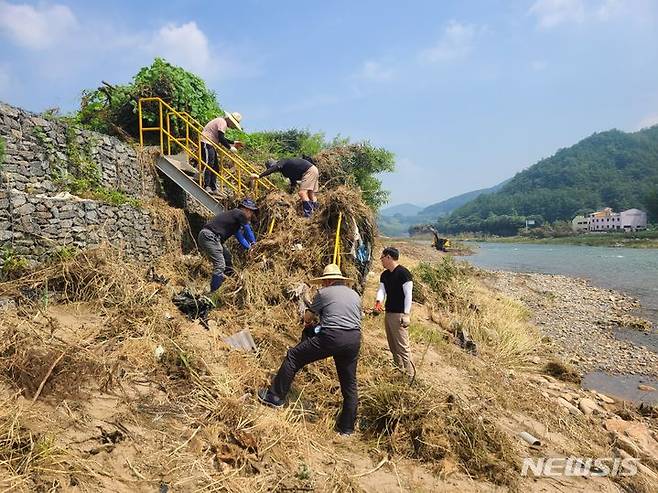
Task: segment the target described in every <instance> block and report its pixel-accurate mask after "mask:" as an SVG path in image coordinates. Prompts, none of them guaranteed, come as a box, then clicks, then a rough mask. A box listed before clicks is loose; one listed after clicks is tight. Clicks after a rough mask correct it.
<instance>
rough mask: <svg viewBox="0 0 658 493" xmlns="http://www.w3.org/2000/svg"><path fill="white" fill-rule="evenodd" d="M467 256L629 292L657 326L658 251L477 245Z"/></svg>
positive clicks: (493, 266)
mask: <svg viewBox="0 0 658 493" xmlns="http://www.w3.org/2000/svg"><path fill="white" fill-rule="evenodd" d="M477 245H478V247H479V248H478V249H477V250H476V252H475V254H474V255H472V256H470V257H468V260H469V261H470V262H472V263H473V264H475V265H477V266H479V267H483V268H485V269H498V270H507V271H515V272H540V273H544V274H563V275H566V276H572V277H582V278H585V279H589V280H590V281H592V283H593V284H594V285H596V286H599V287H602V288H608V289H614V290H616V291H622V292H624V293H627V294H629V295H631V296H633V297H635V298H637V299H638V300H640V303H641V304H642V308H641V313H640V314H639V315H640V316H642V317H644V318H646V319H648V320H651V321H652V322H653V323H654V325H658V249H652V248H647V249H640V248H607V247H590V246H576V245H540V244H524V243H478V244H477Z"/></svg>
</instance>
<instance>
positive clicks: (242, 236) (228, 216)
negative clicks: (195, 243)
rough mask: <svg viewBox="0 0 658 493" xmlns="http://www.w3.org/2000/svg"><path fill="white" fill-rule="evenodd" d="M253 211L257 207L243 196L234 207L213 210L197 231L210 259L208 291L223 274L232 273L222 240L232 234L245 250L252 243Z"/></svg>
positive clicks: (256, 210) (253, 238) (214, 286)
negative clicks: (213, 213)
mask: <svg viewBox="0 0 658 493" xmlns="http://www.w3.org/2000/svg"><path fill="white" fill-rule="evenodd" d="M257 212H258V207H257V206H256V204H255V203H254V201H253V200H251V199H244V200H243V201H242V202H240V205H239V206H238V207H237V208H235V209H231V210H230V211H225V212H221V213H219V214H217V215H216V216H215V217H214V218H212V219H211V220H210V221H208V222H207V223H206V224H204V225H203V228H201V231H199V236H198V240H199V248H200V249H201V251H202V252H203V253H205V254H206V255H207V256H208V257H210V260H211V261H212V278H211V280H210V291H211V292H212V291H215V290H217V289H218V288H219V287H220V286H221V285H222V283H223V282H224V279H226V276H230V275H232V274H233V273H234V270H233V260H232V257H231V252H230V251H229V249H228V248H227V247H226V245H225V243H226V240H228V239H229V238H230V237H231V236H235V237H236V238H237V240H238V242H239V243H240V245H242V247H243V248H244V249H245V250H249V248H251V247H252V246H253V245H254V244H255V243H256V236H255V235H254V231H253V229H251V220H252V219H253V218H254V216H255V215H256V213H257Z"/></svg>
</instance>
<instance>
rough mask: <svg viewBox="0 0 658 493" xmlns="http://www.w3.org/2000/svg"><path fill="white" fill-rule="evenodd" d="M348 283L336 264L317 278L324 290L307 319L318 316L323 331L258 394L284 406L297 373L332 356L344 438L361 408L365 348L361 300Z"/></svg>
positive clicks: (285, 362)
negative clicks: (359, 374)
mask: <svg viewBox="0 0 658 493" xmlns="http://www.w3.org/2000/svg"><path fill="white" fill-rule="evenodd" d="M348 281H351V280H350V279H348V278H347V277H343V275H342V273H341V272H340V267H338V266H337V265H336V264H329V265H327V266H326V267H325V269H324V272H323V274H322V276H321V277H318V278H316V279H313V282H321V283H322V288H321V289H320V290H319V291H318V294H317V295H316V296H315V298H314V299H313V301H312V302H311V305H310V306H309V308H308V310H307V311H306V313H305V319H306V322H309V321H310V320H311V319H312V318H313V314H314V313H315V314H317V315H318V316H319V317H320V330H319V332H318V334H317V335H316V336H312V337H306V338H304V339H303V340H302V341H301V342H300V343H299V344H297V345H296V346H295V347H293V348H291V349H289V350H288V354H287V355H286V358H285V359H284V360H283V363H282V364H281V367H280V368H279V371H278V373H277V374H276V376H275V377H274V380H273V381H272V384H271V385H270V388H269V389H261V390H259V391H258V399H259V400H260V401H261V402H262V403H263V404H267V405H269V406H272V407H281V406H283V404H284V401H285V399H286V396H287V395H288V391H289V390H290V386H291V385H292V381H293V379H294V378H295V375H296V374H297V372H298V371H299V370H301V369H302V368H304V366H306V365H308V364H309V363H313V362H314V361H318V360H321V359H324V358H328V357H330V356H332V357H333V358H334V363H335V364H336V372H337V373H338V381H339V382H340V390H341V393H342V394H343V409H342V411H341V413H340V415H339V417H338V422H337V423H336V431H338V433H339V434H340V435H351V434H352V433H353V432H354V424H355V422H356V410H357V406H358V393H357V386H356V366H357V360H358V357H359V349H360V347H361V298H360V297H359V295H358V294H357V293H356V291H354V290H352V289H351V288H349V287H348V286H346V285H345V283H346V282H348Z"/></svg>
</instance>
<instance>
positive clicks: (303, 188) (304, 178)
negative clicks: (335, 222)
mask: <svg viewBox="0 0 658 493" xmlns="http://www.w3.org/2000/svg"><path fill="white" fill-rule="evenodd" d="M265 167H266V168H267V169H266V170H265V171H263V172H262V173H261V174H260V175H259V174H256V173H252V175H251V179H252V180H255V179H258V178H265V177H266V176H268V175H271V174H272V173H281V174H282V175H283V176H285V177H286V178H288V180H290V188H291V191H292V190H294V189H295V187H296V186H297V182H299V192H298V194H299V198H300V199H301V200H302V211H303V214H304V217H311V214H313V210H314V209H315V208H316V207H317V206H318V202H317V197H316V196H315V194H316V193H318V190H319V188H320V187H319V177H320V172H319V171H318V168H317V166H315V161H314V160H313V158H312V157H310V156H304V157H303V158H287V159H280V160H279V161H275V160H274V159H268V160H267V161H266V162H265Z"/></svg>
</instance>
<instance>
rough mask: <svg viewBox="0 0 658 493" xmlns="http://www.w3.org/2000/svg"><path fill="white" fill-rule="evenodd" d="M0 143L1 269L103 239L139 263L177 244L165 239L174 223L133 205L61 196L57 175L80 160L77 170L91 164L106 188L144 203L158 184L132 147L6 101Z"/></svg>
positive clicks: (154, 193)
mask: <svg viewBox="0 0 658 493" xmlns="http://www.w3.org/2000/svg"><path fill="white" fill-rule="evenodd" d="M0 138H1V139H2V140H3V142H4V148H5V151H4V158H3V160H2V161H1V162H0V268H1V267H2V265H3V263H4V260H5V259H6V258H8V256H10V255H11V256H15V255H20V256H21V257H22V258H25V259H27V260H30V261H32V262H39V261H42V260H44V259H46V258H48V257H49V256H50V255H52V254H53V253H54V252H57V251H58V250H61V249H62V248H64V247H74V248H85V247H87V246H92V245H97V244H99V243H101V242H103V241H109V242H110V243H112V244H114V245H117V246H120V247H122V248H124V249H125V251H126V253H128V254H129V255H130V256H132V257H133V258H134V259H137V260H142V261H148V260H150V259H152V258H153V257H155V256H157V255H161V254H162V253H164V251H165V250H166V249H169V248H175V247H176V245H172V244H171V241H168V240H170V239H171V237H172V234H171V233H172V231H171V225H167V224H165V222H163V221H161V220H160V219H161V218H159V217H158V216H159V214H158V213H156V212H153V211H152V210H149V209H146V208H144V207H141V206H139V205H138V204H139V202H138V201H137V200H132V201H131V203H132V204H133V205H128V204H126V205H121V206H116V205H110V204H107V203H103V202H101V201H96V200H88V199H81V198H79V197H76V196H74V195H71V194H70V193H67V192H63V191H62V183H61V181H59V180H60V179H61V170H62V169H65V170H66V169H69V168H70V166H71V164H72V163H71V160H77V161H78V162H77V163H76V165H77V164H79V162H82V163H84V164H85V165H89V163H91V164H92V165H93V167H94V168H93V169H94V172H95V173H97V174H96V175H95V176H97V177H98V179H99V183H98V185H99V186H100V187H102V188H103V189H104V190H108V191H119V192H121V193H123V194H124V195H126V196H129V197H131V198H133V199H139V200H140V201H141V202H142V203H143V202H145V201H148V200H149V199H152V198H154V197H156V196H157V191H158V187H159V181H158V178H157V174H156V173H155V171H154V169H153V166H152V163H142V162H140V160H139V159H138V156H137V153H136V151H135V149H134V148H133V147H132V146H130V145H127V144H125V143H123V142H121V141H119V140H118V139H115V138H113V137H109V136H107V135H102V134H98V133H95V132H89V131H85V130H80V129H77V128H73V127H70V126H68V125H66V124H65V123H63V122H61V121H58V120H46V119H44V118H42V117H40V116H37V115H34V114H31V113H28V112H26V111H24V110H22V109H19V108H15V107H12V106H9V105H6V104H3V103H0ZM80 154H84V155H83V156H82V157H80ZM163 207H164V206H163ZM178 247H180V242H179V243H178Z"/></svg>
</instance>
